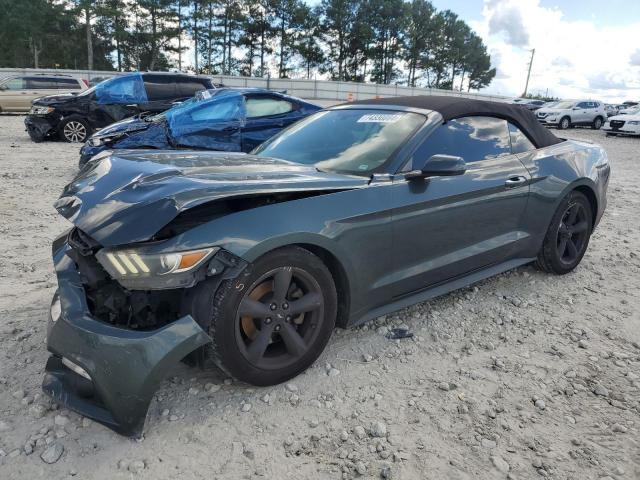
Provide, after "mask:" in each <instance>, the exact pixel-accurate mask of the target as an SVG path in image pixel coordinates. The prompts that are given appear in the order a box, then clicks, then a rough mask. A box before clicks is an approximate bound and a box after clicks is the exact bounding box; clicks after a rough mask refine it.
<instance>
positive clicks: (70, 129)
mask: <svg viewBox="0 0 640 480" xmlns="http://www.w3.org/2000/svg"><path fill="white" fill-rule="evenodd" d="M58 131H59V132H60V137H61V138H62V139H63V140H65V141H67V142H71V143H84V142H85V141H86V140H87V138H89V135H90V134H91V127H90V126H89V124H88V123H87V121H86V120H85V119H83V118H81V117H69V118H66V119H65V120H63V122H62V123H61V124H60V127H59V129H58Z"/></svg>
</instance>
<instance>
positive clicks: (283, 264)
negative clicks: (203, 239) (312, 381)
mask: <svg viewBox="0 0 640 480" xmlns="http://www.w3.org/2000/svg"><path fill="white" fill-rule="evenodd" d="M203 294H205V295H208V297H205V298H203V299H202V300H203V301H202V302H200V303H201V304H204V305H210V306H211V307H210V308H211V311H210V312H209V313H208V314H206V315H205V316H199V318H201V319H202V318H205V319H206V322H208V330H209V335H210V336H211V338H212V340H213V341H212V344H211V348H210V351H211V354H212V358H213V361H214V362H215V363H216V364H217V365H218V366H219V367H220V368H221V369H222V370H223V371H225V372H226V373H227V374H229V375H231V376H233V377H235V378H237V379H238V380H242V381H244V382H247V383H250V384H252V385H275V384H278V383H282V382H284V381H287V380H289V379H290V378H292V377H294V376H296V375H297V374H299V373H301V372H302V371H303V370H305V369H306V368H308V367H309V366H310V365H311V364H312V363H313V362H314V361H315V360H316V359H317V358H318V356H319V355H320V354H321V353H322V350H323V349H324V347H325V346H326V344H327V342H328V341H329V338H330V337H331V333H332V332H333V328H334V326H335V324H336V316H337V310H338V307H337V305H338V300H337V293H336V286H335V283H334V280H333V277H332V275H331V272H330V271H329V269H328V268H327V266H326V265H325V264H324V263H323V262H322V260H320V258H319V257H317V256H316V255H314V254H313V253H311V252H310V251H308V250H306V249H304V248H301V247H298V246H289V247H284V248H279V249H277V250H274V251H271V252H269V253H267V254H265V255H263V256H262V257H260V258H259V259H257V260H256V261H254V262H253V263H252V264H251V265H249V266H248V267H247V268H245V270H244V271H243V272H242V273H241V274H240V275H239V276H238V278H234V279H232V280H227V281H224V282H223V283H222V284H221V285H220V286H219V287H218V288H217V290H216V291H215V292H214V293H213V298H211V292H210V291H208V293H205V292H204V291H203ZM200 323H201V324H203V326H205V325H204V323H205V322H203V321H201V322H200Z"/></svg>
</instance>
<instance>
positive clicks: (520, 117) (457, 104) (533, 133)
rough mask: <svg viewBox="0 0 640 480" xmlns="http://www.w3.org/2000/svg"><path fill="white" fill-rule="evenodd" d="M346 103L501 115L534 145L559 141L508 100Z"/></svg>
mask: <svg viewBox="0 0 640 480" xmlns="http://www.w3.org/2000/svg"><path fill="white" fill-rule="evenodd" d="M349 105H394V106H398V107H410V108H421V109H424V110H434V111H436V112H438V113H440V115H442V118H444V121H445V122H447V121H448V120H451V119H454V118H460V117H468V116H473V115H483V116H487V117H497V118H503V119H505V120H507V121H509V122H511V123H513V124H514V125H516V126H517V127H518V128H520V130H522V131H523V133H524V134H525V135H526V136H527V137H529V140H531V141H532V142H533V144H534V145H535V146H536V147H537V148H542V147H548V146H549V145H555V144H556V143H560V142H562V139H560V138H558V137H556V136H555V135H554V134H553V133H551V132H550V131H549V130H547V129H546V128H545V127H543V126H542V125H541V124H540V122H538V120H537V119H536V117H535V115H534V114H533V113H531V111H530V110H527V109H526V108H524V107H521V106H519V105H513V104H511V103H500V102H490V101H487V100H476V99H474V98H464V97H453V96H452V97H447V96H441V95H416V96H413V97H387V98H378V99H371V100H358V101H357V102H352V103H350V104H349Z"/></svg>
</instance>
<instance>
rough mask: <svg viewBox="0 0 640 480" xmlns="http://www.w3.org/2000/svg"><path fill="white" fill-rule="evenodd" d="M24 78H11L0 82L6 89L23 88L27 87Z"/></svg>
mask: <svg viewBox="0 0 640 480" xmlns="http://www.w3.org/2000/svg"><path fill="white" fill-rule="evenodd" d="M26 83H27V82H25V80H24V78H12V79H11V80H8V81H6V82H4V83H3V84H2V86H3V87H4V88H6V89H7V90H24V89H25V88H27V85H26Z"/></svg>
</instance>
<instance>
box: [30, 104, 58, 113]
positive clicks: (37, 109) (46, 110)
mask: <svg viewBox="0 0 640 480" xmlns="http://www.w3.org/2000/svg"><path fill="white" fill-rule="evenodd" d="M54 110H55V108H53V107H39V106H37V105H34V106H32V107H31V110H30V111H29V114H30V115H46V114H47V113H51V112H53V111H54Z"/></svg>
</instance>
